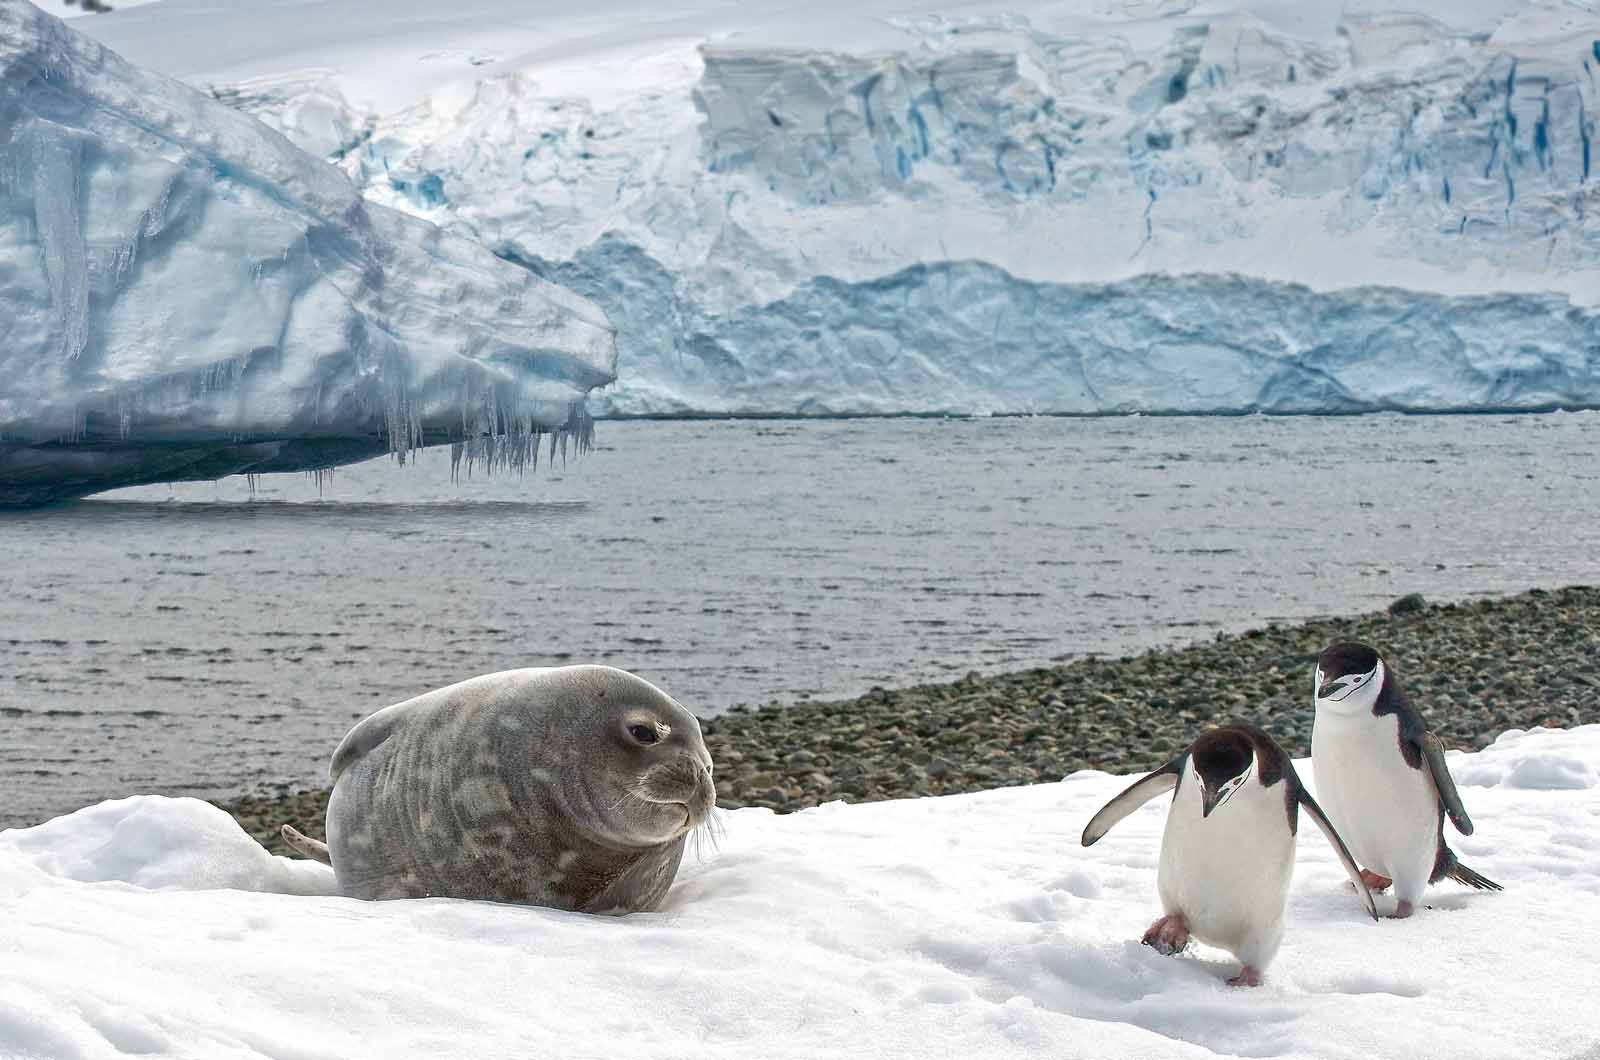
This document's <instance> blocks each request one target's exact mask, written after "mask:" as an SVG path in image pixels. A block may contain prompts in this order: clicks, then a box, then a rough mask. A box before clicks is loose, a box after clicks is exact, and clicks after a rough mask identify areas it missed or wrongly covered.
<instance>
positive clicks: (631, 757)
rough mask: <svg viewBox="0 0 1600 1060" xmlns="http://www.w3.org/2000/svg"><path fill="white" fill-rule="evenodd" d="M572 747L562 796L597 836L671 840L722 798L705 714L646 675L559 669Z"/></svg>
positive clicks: (618, 842) (651, 842) (614, 840)
mask: <svg viewBox="0 0 1600 1060" xmlns="http://www.w3.org/2000/svg"><path fill="white" fill-rule="evenodd" d="M556 674H559V675H560V677H561V678H562V679H563V680H562V682H561V683H562V684H563V685H564V686H565V688H564V689H563V694H562V695H561V697H560V699H561V703H562V707H563V708H564V709H563V710H561V711H560V713H563V714H566V715H567V719H566V721H565V723H564V724H563V729H564V733H565V737H566V738H565V741H564V742H566V743H567V744H568V747H567V754H566V755H564V756H563V757H564V758H565V761H564V762H563V769H562V775H563V782H562V783H561V784H559V785H554V786H553V787H554V790H555V791H556V792H557V793H558V795H559V801H561V802H563V803H564V804H565V805H566V808H567V810H568V813H569V814H570V816H571V818H572V819H573V820H574V821H575V822H578V823H580V824H581V830H582V831H584V832H586V833H588V835H589V836H590V838H593V839H597V840H599V841H601V842H603V843H606V844H608V845H613V846H622V847H639V846H656V845H659V844H661V843H667V842H671V841H672V840H674V839H677V838H678V837H680V836H682V835H683V834H684V833H686V832H688V831H690V830H691V829H693V828H695V827H696V826H698V825H699V824H700V823H701V822H703V821H704V820H705V819H706V818H707V816H708V815H709V814H710V813H711V810H712V807H714V806H715V805H716V801H717V792H716V786H715V785H714V784H713V782H712V778H711V770H712V763H711V753H710V752H709V751H707V750H706V745H705V741H704V740H703V739H702V738H701V735H700V722H699V721H698V720H697V719H696V718H695V716H694V715H693V714H690V713H689V712H688V711H687V710H685V709H684V708H683V706H682V705H681V704H679V703H678V702H677V701H676V700H674V699H673V698H672V697H671V696H668V695H667V694H666V693H665V692H663V691H661V690H660V689H659V688H656V687H655V686H654V685H652V684H650V682H648V681H646V680H644V679H643V678H640V677H636V676H634V675H633V674H630V673H628V672H626V671H624V670H617V669H613V668H612V667H609V666H571V667H563V668H562V669H561V670H559V671H552V676H554V675H556Z"/></svg>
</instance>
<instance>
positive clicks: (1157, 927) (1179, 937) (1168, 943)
mask: <svg viewBox="0 0 1600 1060" xmlns="http://www.w3.org/2000/svg"><path fill="white" fill-rule="evenodd" d="M1140 941H1141V942H1143V943H1144V944H1145V945H1146V946H1151V947H1154V949H1155V951H1156V952H1157V953H1161V954H1165V955H1167V956H1168V957H1170V956H1172V955H1173V954H1174V953H1182V952H1183V948H1184V947H1185V946H1187V945H1189V921H1187V920H1186V919H1184V916H1183V914H1182V913H1173V914H1172V915H1171V916H1164V917H1162V918H1161V919H1160V920H1157V921H1156V922H1155V923H1154V924H1151V925H1150V930H1148V931H1146V932H1145V933H1144V938H1143V939H1141V940H1140Z"/></svg>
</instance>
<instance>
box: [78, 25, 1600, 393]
mask: <svg viewBox="0 0 1600 1060" xmlns="http://www.w3.org/2000/svg"><path fill="white" fill-rule="evenodd" d="M1398 6H1400V7H1402V8H1403V9H1404V11H1403V13H1395V12H1393V11H1391V10H1387V9H1386V8H1387V5H1383V4H1371V3H1361V4H1318V3H1309V2H1307V3H1282V2H1281V0H1232V2H1221V3H1202V2H1197V0H1052V2H1045V0H1011V2H1006V3H998V4H997V3H985V2H966V0H941V2H937V3H934V4H931V5H929V6H928V7H927V8H907V7H906V6H905V5H903V4H901V3H899V2H898V0H851V2H848V3H845V2H829V3H823V4H811V5H805V6H804V8H803V9H802V8H795V7H794V6H793V5H790V4H788V3H786V2H784V0H749V2H746V3H740V4H722V3H718V2H715V0H681V2H678V3H674V4H672V5H670V6H669V7H666V8H663V7H662V6H661V5H659V4H655V3H645V2H644V0H616V2H615V3H608V4H607V5H605V6H604V7H603V8H601V9H598V10H597V9H596V8H595V7H594V5H592V4H587V3H585V4H577V3H563V4H552V5H545V6H543V7H541V11H540V17H539V18H538V19H526V18H523V17H520V14H519V12H520V7H519V6H518V5H516V4H515V3H513V2H512V0H467V2H464V3H463V4H459V5H457V4H452V5H447V6H441V5H437V4H432V3H428V2H426V0H395V2H381V3H380V2H379V0H348V2H346V3H341V4H339V5H337V6H327V5H324V6H320V7H319V6H313V7H312V8H309V9H308V8H307V7H305V6H304V5H293V6H289V5H285V4H282V3H281V2H280V3H262V2H259V0H256V2H250V0H165V2H164V3H161V4H157V5H152V6H151V7H147V8H141V9H139V10H136V11H132V12H129V13H127V14H125V15H124V14H115V15H110V16H105V17H103V18H99V19H96V20H94V21H93V24H92V26H91V27H89V28H90V31H91V32H94V33H97V34H99V35H101V36H102V37H103V38H104V39H106V40H109V41H114V42H116V43H117V46H119V47H126V48H128V49H129V50H130V52H131V54H134V55H137V56H138V57H140V58H141V60H143V61H147V62H149V63H151V64H153V65H155V66H157V67H158V68H160V69H163V70H166V71H168V72H171V73H173V74H175V75H178V76H181V77H184V78H187V79H189V80H190V81H192V82H193V83H196V84H199V85H205V86H211V87H212V88H213V89H214V90H215V91H217V92H218V93H219V94H221V95H223V96H225V97H226V98H228V99H229V100H230V101H232V102H234V103H235V104H236V105H237V106H239V107H241V108H244V109H246V110H248V111H250V112H251V113H253V114H257V115H258V116H260V117H261V118H262V119H263V120H265V121H267V122H269V123H274V124H276V125H277V126H278V127H279V128H281V129H283V130H284V132H285V133H286V134H287V135H289V136H290V137H292V138H294V139H295V140H296V141H297V142H299V143H301V144H303V145H304V146H306V147H307V148H308V150H313V151H316V152H318V153H324V154H326V155H328V156H329V157H332V158H335V159H337V160H338V161H339V164H340V165H342V166H343V167H344V168H345V169H346V171H347V172H349V173H350V174H351V176H352V177H353V178H354V180H355V181H356V183H357V185H358V186H359V187H361V189H362V190H363V191H364V192H365V193H366V194H367V196H368V197H369V198H370V199H372V200H374V201H377V202H383V203H388V204H390V205H394V206H397V207H399V208H401V209H406V210H410V211H412V212H415V213H417V214H419V215H421V216H424V217H428V218H430V219H433V220H436V221H438V222H439V223H441V224H443V225H445V226H447V227H449V228H451V229H452V230H457V231H461V232H463V233H467V234H470V235H472V236H473V237H475V238H478V239H481V240H482V241H484V242H485V243H486V244H487V245H489V246H491V247H493V248H495V249H496V250H497V252H499V253H501V254H502V255H504V256H506V257H508V258H511V259H512V260H516V261H519V262H522V263H524V264H526V265H527V266H528V267H529V268H531V269H533V270H535V271H536V272H538V273H539V274H540V275H543V276H545V277H547V278H550V279H553V280H556V281H558V282H560V283H563V284H566V285H569V286H571V287H572V288H574V289H575V290H578V291H579V292H580V293H582V294H584V295H586V296H587V297H590V298H592V299H594V300H595V301H596V302H597V303H599V304H600V305H602V306H603V307H604V308H605V310H606V312H607V313H608V314H609V315H610V317H611V319H612V320H613V321H614V322H615V323H616V325H617V327H618V331H619V340H618V341H619V347H620V355H621V375H622V379H621V382H620V384H619V385H618V386H616V387H614V388H610V389H608V390H607V391H605V392H604V393H603V394H602V395H599V396H598V400H597V402H596V405H595V407H596V409H597V410H598V411H600V412H603V413H609V414H617V415H632V414H648V413H697V412H700V413H704V412H710V413H805V414H811V413H896V412H918V413H935V412H965V413H983V412H1011V413H1028V412H1069V413H1086V412H1105V411H1135V410H1144V411H1188V412H1204V411H1243V410H1252V409H1264V410H1272V411H1351V410H1360V409H1372V408H1404V409H1483V408H1524V407H1540V406H1578V405H1594V404H1597V403H1600V353H1597V352H1596V351H1597V350H1600V314H1597V312H1596V305H1597V303H1600V8H1597V7H1596V5H1595V4H1594V3H1592V2H1590V0H1561V2H1558V0H1468V2H1455V0H1411V2H1408V3H1406V4H1403V5H1398ZM197 42H203V46H197Z"/></svg>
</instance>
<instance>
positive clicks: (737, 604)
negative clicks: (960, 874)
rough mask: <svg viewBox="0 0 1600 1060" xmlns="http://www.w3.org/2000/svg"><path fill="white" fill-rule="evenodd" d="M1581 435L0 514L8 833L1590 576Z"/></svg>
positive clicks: (946, 437)
mask: <svg viewBox="0 0 1600 1060" xmlns="http://www.w3.org/2000/svg"><path fill="white" fill-rule="evenodd" d="M1597 456H1600V414H1596V413H1572V414H1564V413H1555V414H1549V415H1523V416H1418V417H1408V416H1399V415H1377V416H1361V417H1349V418H1342V417H1341V418H1316V417H1294V418H1276V417H1261V416H1250V417H1238V418H1232V417H1222V418H1217V417H1212V418H1157V417H1128V418H1102V419H1049V418H1040V419H994V420H919V419H894V420H845V421H734V422H729V421H699V422H696V421H676V422H609V423H602V424H600V425H599V428H598V447H597V449H596V450H595V451H593V452H590V453H588V454H585V455H584V456H583V457H581V458H578V459H573V460H569V461H568V462H566V463H565V464H563V463H562V462H561V460H560V458H559V457H558V458H557V460H556V462H555V465H554V466H553V467H552V466H549V465H548V464H546V465H542V466H541V467H540V468H539V469H538V471H537V472H530V473H528V474H526V475H524V476H520V477H519V476H516V475H496V476H493V477H485V476H483V475H482V474H481V473H480V474H474V475H472V476H470V477H469V476H467V475H466V474H465V470H466V469H465V468H463V469H462V471H463V474H462V475H461V476H460V477H459V479H452V476H451V467H450V459H449V453H448V451H447V450H443V451H427V452H423V453H420V454H417V456H416V458H415V459H414V460H413V461H412V462H410V463H408V464H407V465H406V466H403V467H401V466H396V465H395V464H394V463H393V462H392V461H389V460H378V461H373V462H371V463H368V464H363V465H360V466H356V467H352V468H347V469H342V470H340V471H338V472H337V473H336V474H334V475H333V476H332V478H331V479H326V480H324V481H322V482H320V483H319V482H318V481H316V480H315V479H313V478H312V477H309V476H299V475H282V476H268V477H264V478H262V479H260V480H258V481H257V482H256V483H255V485H254V488H253V489H252V488H251V486H250V484H249V483H248V482H247V481H246V480H244V479H243V478H237V479H228V480H225V481H223V482H220V483H193V484H182V485H176V486H150V487H141V488H137V489H128V490H121V491H118V492H116V493H111V494H105V495H103V496H100V497H97V498H94V499H91V500H86V501H82V502H79V503H76V504H71V505H67V506H63V507H58V508H51V509H47V510H40V511H32V512H13V513H4V514H0V589H3V591H4V600H5V606H4V608H3V609H0V826H4V825H6V824H19V823H27V822H33V821H36V820H39V819H41V818H43V817H46V816H49V815H52V814H56V813H61V812H64V811H67V810H71V809H74V808H76V807H78V806H81V805H84V804H85V803H88V802H92V801H96V800H99V799H102V798H108V797H117V796H122V795H128V794H133V793H136V792H152V791H153V792H164V793H174V794H195V795H200V796H203V797H213V798H215V797H225V796H227V795H229V794H233V793H238V792H241V791H245V790H250V789H254V788H258V787H260V786H263V785H269V784H274V783H279V782H288V783H317V782H320V781H322V780H323V779H324V778H325V769H326V763H327V758H328V755H329V754H330V752H331V751H332V749H333V747H334V745H335V744H336V743H337V742H338V740H339V738H340V737H341V736H342V735H343V734H344V733H345V731H346V730H347V729H348V728H349V727H350V725H351V724H352V723H353V722H354V721H355V720H356V719H357V718H360V717H362V716H364V715H366V714H367V713H369V712H371V711H373V710H375V709H377V708H379V707H381V706H384V705H385V704H388V703H393V702H396V701H398V700H402V699H406V698H408V697H410V696H413V695H416V694H418V693H420V692H423V691H426V690H428V689H430V688H435V687H438V686H440V685H444V684H448V683H450V682H453V681H457V680H460V679H462V678H466V677H471V676H473V675H475V674H481V673H485V672H488V671H492V670H499V669H506V668H510V667H519V666H548V665H561V664H566V663H576V662H604V663H609V664H612V665H615V666H621V667H624V668H626V669H629V670H633V671H634V672H636V673H639V674H641V675H643V676H644V677H646V678H648V679H649V680H651V681H654V682H656V683H657V684H659V685H660V686H661V687H662V688H664V689H666V690H667V691H668V692H669V693H670V694H672V695H673V696H675V697H677V698H678V699H679V700H680V701H682V702H683V703H684V704H685V705H686V706H688V707H689V709H691V710H693V711H695V712H697V713H700V714H702V715H710V714H715V713H717V712H718V711H721V710H724V709H726V708H727V707H728V706H730V705H733V704H736V703H747V704H752V705H754V704H765V703H767V702H770V701H773V700H781V701H786V702H787V701H795V700H802V699H807V698H821V697H842V696H849V695H853V694H856V693H860V692H863V691H865V690H867V689H868V688H870V687H872V686H874V685H885V686H888V685H904V684H909V683H913V682H924V681H941V680H949V679H953V678H955V677H959V676H961V675H962V674H964V673H966V672H967V671H969V670H977V671H980V672H992V671H998V670H1006V669H1013V668H1021V667H1028V666H1036V665H1041V664H1048V663H1052V662H1058V661H1064V660H1070V659H1073V658H1078V657H1081V656H1084V655H1088V654H1118V653H1124V652H1129V651H1134V650H1137V649H1141V648H1144V647H1147V646H1151V645H1158V644H1176V643H1182V642H1184V641H1188V640H1193V639H1198V638H1203V637H1209V636H1211V635H1213V634H1214V633H1215V632H1216V631H1219V630H1241V629H1245V628H1249V627H1252V626H1259V625H1263V624H1265V623H1267V622H1269V621H1288V620H1296V619H1301V618H1307V617H1311V616H1325V615H1339V614H1351V613H1356V612H1361V611H1368V610H1372V609H1375V608H1380V607H1382V606H1383V605H1385V604H1387V603H1388V602H1389V601H1390V600H1392V599H1394V598H1395V597H1397V596H1399V595H1402V594H1404V593H1411V592H1421V593H1423V594H1424V595H1425V596H1427V597H1428V598H1429V599H1431V600H1461V599H1467V598H1471V597H1475V596H1480V595H1487V594H1497V593H1504V592H1510V591H1517V590H1521V589H1525V588H1529V587H1534V586H1539V587H1547V588H1549V587H1556V586H1560V585H1566V584H1573V583H1583V582H1590V583H1592V582H1594V581H1596V580H1597V579H1600V519H1597V518H1596V513H1597V510H1600V459H1597Z"/></svg>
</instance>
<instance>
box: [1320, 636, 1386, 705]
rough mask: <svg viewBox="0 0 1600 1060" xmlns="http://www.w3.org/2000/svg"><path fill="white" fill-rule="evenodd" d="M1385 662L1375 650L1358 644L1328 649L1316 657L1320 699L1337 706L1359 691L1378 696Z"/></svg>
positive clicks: (1347, 644) (1334, 645)
mask: <svg viewBox="0 0 1600 1060" xmlns="http://www.w3.org/2000/svg"><path fill="white" fill-rule="evenodd" d="M1382 662H1383V660H1382V659H1380V658H1379V657H1378V653H1377V652H1376V651H1375V650H1373V649H1372V648H1371V647H1370V646H1368V645H1366V644H1362V643H1360V642H1358V641H1353V640H1347V641H1340V642H1339V643H1337V644H1330V645H1328V646H1327V647H1326V648H1324V649H1323V650H1322V654H1321V655H1319V656H1317V678H1316V690H1317V699H1319V700H1328V701H1330V702H1334V703H1338V702H1341V701H1342V700H1344V699H1346V698H1347V697H1349V696H1350V695H1351V694H1353V693H1355V692H1356V691H1357V690H1359V689H1366V690H1367V691H1368V692H1370V693H1371V694H1373V695H1376V694H1377V692H1378V689H1377V684H1378V668H1379V666H1380V665H1381V664H1382Z"/></svg>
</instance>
